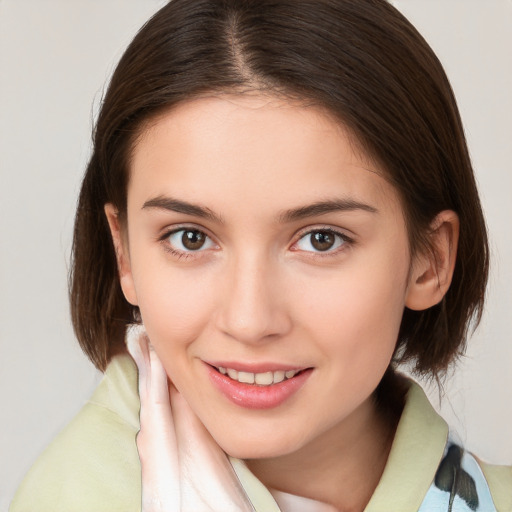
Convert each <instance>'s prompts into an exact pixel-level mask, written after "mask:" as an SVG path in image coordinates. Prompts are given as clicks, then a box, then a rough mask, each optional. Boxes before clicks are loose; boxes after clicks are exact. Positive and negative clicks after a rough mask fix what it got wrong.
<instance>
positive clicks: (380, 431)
mask: <svg viewBox="0 0 512 512" xmlns="http://www.w3.org/2000/svg"><path fill="white" fill-rule="evenodd" d="M487 270H488V248H487V238H486V231H485V223H484V220H483V216H482V212H481V208H480V202H479V198H478V193H477V190H476V186H475V180H474V176H473V172H472V169H471V163H470V159H469V156H468V151H467V148H466V144H465V141H464V135H463V130H462V126H461V122H460V118H459V115H458V111H457V107H456V104H455V100H454V98H453V95H452V92H451V89H450V86H449V83H448V81H447V79H446V76H445V74H444V72H443V70H442V67H441V65H440V64H439V62H438V60H437V59H436V57H435V55H434V54H433V53H432V51H431V50H430V48H429V47H428V45H427V44H426V43H425V41H424V40H423V39H422V38H421V36H420V35H419V34H418V33H417V32H416V30H415V29H414V28H413V27H412V26H411V25H410V24H409V23H408V22H407V21H406V20H405V19H404V18H403V17H402V16H401V15H400V14H399V13H398V12H397V11H396V10H395V9H394V8H393V7H391V6H390V5H389V4H388V3H386V2H385V1H383V0H382V1H381V0H366V1H361V0H357V1H356V0H300V1H298V0H268V1H267V0H257V1H256V0H254V1H251V0H173V1H172V2H170V3H169V4H168V5H166V6H165V7H164V8H163V9H161V10H160V11H159V12H158V13H157V14H156V15H155V16H154V17H153V18H152V19H151V20H150V21H149V22H148V23H147V24H146V25H145V26H144V27H143V28H142V30H141V31H140V32H139V34H138V35H137V36H136V38H135V39H134V41H133V42H132V44H131V45H130V47H129V48H128V50H127V51H126V53H125V54H124V56H123V58H122V59H121V61H120V63H119V65H118V67H117V69H116V71H115V73H114V76H113V78H112V81H111V84H110V87H109V90H108V92H107V95H106V97H105V100H104V102H103V105H102V109H101V112H100V115H99V118H98V122H97V126H96V130H95V138H94V150H93V154H92V157H91V160H90V163H89V166H88V169H87V172H86V175H85V178H84V182H83V186H82V190H81V194H80V201H79V206H78V211H77V217H76V224H75V239H74V251H73V275H72V286H71V301H72V313H73V322H74V326H75V330H76V332H77V336H78V338H79V341H80V343H81V345H82V347H83V349H84V350H85V352H86V353H87V354H88V355H89V357H90V359H91V360H92V361H93V362H94V363H95V365H96V366H97V367H98V368H100V369H101V370H104V371H106V377H105V379H104V381H103V382H102V384H101V385H100V387H99V388H98V390H97V391H96V393H95V394H94V396H93V397H92V399H91V400H90V402H89V403H88V404H87V405H86V407H85V408H84V409H83V410H82V412H81V413H80V414H79V415H78V416H77V417H76V419H75V420H74V421H73V422H72V423H71V424H70V426H69V427H68V428H67V429H66V430H65V431H64V432H63V433H62V434H61V435H60V436H59V438H58V439H57V440H56V441H55V442H54V444H53V445H52V447H51V448H50V449H49V450H48V451H47V452H46V453H45V454H44V455H43V456H42V457H41V459H40V460H39V461H38V463H37V464H36V465H35V467H34V468H33V470H32V471H31V473H30V474H29V476H28V477H27V479H26V481H25V482H24V484H23V485H22V487H21V488H20V491H19V493H18V495H17V498H16V499H15V502H14V504H13V507H12V510H13V511H14V512H16V511H23V510H31V511H33V510H52V511H55V510H63V511H64V510H66V511H71V510H77V511H78V510H95V511H97V510H109V511H110V510H119V511H121V510H122V511H127V510H139V509H140V505H141V496H142V506H143V510H145V511H146V512H149V511H157V510H158V511H160V510H162V511H164V510H165V511H170V510H182V511H187V512H191V511H199V512H200V511H202V510H214V511H221V510H222V511H226V510H257V511H262V512H267V511H272V510H282V511H294V512H295V511H299V512H300V511H301V510H303V511H313V510H315V511H332V510H340V511H363V510H365V511H375V512H380V511H389V510H400V511H401V510H404V511H406V510H407V511H409V510H411V511H413V510H414V511H415V510H422V511H430V510H446V511H450V510H453V511H470V510H472V511H485V512H487V511H489V512H491V511H494V510H496V511H501V510H510V509H512V490H511V489H512V471H511V469H510V468H498V467H493V466H488V465H485V464H483V463H480V462H478V460H477V459H476V458H475V457H473V456H472V455H471V454H469V453H467V452H465V451H464V449H463V447H462V446H460V443H458V442H457V441H456V440H454V439H453V438H452V436H450V435H449V432H448V428H447V426H446V424H445V423H444V422H443V420H442V419H441V418H440V417H439V416H437V415H436V414H435V412H434V411H433V410H432V408H431V406H430V405H429V404H428V401H427V400H426V398H425V396H424V394H423V392H422V391H421V389H420V388H419V387H418V386H417V385H416V384H414V383H412V381H409V380H407V379H405V378H404V377H401V376H400V375H399V374H397V373H396V371H395V368H396V365H397V364H399V363H400V362H405V361H409V362H410V361H412V362H413V363H414V366H415V369H416V371H417V372H418V373H419V374H424V375H429V376H431V377H433V378H437V377H438V376H440V375H441V374H442V373H443V372H444V371H445V370H446V369H447V368H448V366H449V365H450V363H452V362H453V361H454V360H455V359H456V357H457V356H458V355H459V354H460V353H461V351H462V350H463V347H464V341H465V336H466V332H467V329H468V325H469V323H470V321H471V320H472V319H476V320H478V318H479V316H480V314H481V311H482V307H483V297H484V290H485V285H486V280H487ZM126 342H128V345H129V347H130V352H131V354H132V356H133V359H132V358H131V357H130V356H129V355H128V354H127V349H126V345H125V343H126ZM134 361H135V363H136V365H137V366H138V373H137V371H136V366H135V364H134ZM137 375H138V387H139V394H137ZM139 397H140V402H139ZM139 406H140V415H139ZM139 419H140V423H139ZM139 429H140V434H139V435H138V436H137V442H136V434H137V432H138V431H139ZM141 476H142V478H141ZM141 484H142V485H141Z"/></svg>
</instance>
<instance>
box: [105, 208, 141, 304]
mask: <svg viewBox="0 0 512 512" xmlns="http://www.w3.org/2000/svg"><path fill="white" fill-rule="evenodd" d="M105 215H106V217H107V221H108V225H109V227H110V234H111V235H112V241H113V243H114V249H115V252H116V260H117V270H118V274H119V282H120V284H121V289H122V290H123V294H124V296H125V298H126V300H127V301H128V302H129V303H130V304H132V305H133V306H137V305H138V302H137V294H136V293H135V286H134V283H133V276H132V270H131V264H130V255H129V253H128V245H127V240H126V234H125V233H123V227H122V226H121V223H120V220H119V214H118V211H117V209H116V208H115V207H114V205H113V204H111V203H107V204H106V205H105Z"/></svg>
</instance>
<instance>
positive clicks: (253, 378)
mask: <svg viewBox="0 0 512 512" xmlns="http://www.w3.org/2000/svg"><path fill="white" fill-rule="evenodd" d="M217 370H218V371H219V372H220V373H221V374H222V375H227V376H228V377H229V378H230V379H232V380H235V381H237V382H240V383H242V384H255V385H257V386H272V384H279V383H280V382H283V381H284V380H287V379H291V378H293V377H295V375H297V374H298V373H299V372H301V371H302V370H288V371H284V370H277V371H274V372H271V371H269V372H264V373H251V372H242V371H237V370H234V369H233V368H224V367H222V366H219V367H218V368H217Z"/></svg>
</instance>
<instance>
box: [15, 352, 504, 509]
mask: <svg viewBox="0 0 512 512" xmlns="http://www.w3.org/2000/svg"><path fill="white" fill-rule="evenodd" d="M139 406H140V403H139V397H138V393H137V371H136V367H135V365H134V363H133V361H132V360H131V358H130V357H129V356H124V355H123V356H117V357H116V358H114V360H113V361H112V362H111V364H110V365H109V367H108V369H107V371H106V373H105V376H104V378H103V380H102V382H101V383H100V385H99V386H98V388H97V389H96V391H95V392H94V394H93V395H92V397H91V399H90V400H89V401H88V402H87V404H86V405H85V406H84V407H83V409H82V410H81V411H80V412H79V414H78V415H77V416H76V417H75V418H74V419H73V420H72V421H71V423H69V425H68V426H67V427H66V428H65V429H64V430H63V431H62V432H61V433H60V434H59V435H58V436H57V438H56V439H55V440H54V441H53V442H52V443H51V444H50V446H49V447H48V448H47V449H46V450H45V451H44V452H43V454H42V455H41V456H40V457H39V459H38V460H37V461H36V463H35V464H34V466H33V467H32V469H31V470H30V472H29V473H28V475H27V476H26V477H25V480H24V481H23V483H22V484H21V486H20V487H19V489H18V491H17V493H16V496H15V498H14V500H13V502H12V504H11V508H10V512H136V511H137V512H138V511H140V506H141V505H140V504H141V484H140V482H141V475H140V463H139V458H138V454H137V448H136V445H135V435H136V433H137V432H138V430H139V417H138V414H139ZM447 436H448V427H447V425H446V423H445V422H444V420H443V419H442V418H441V417H440V416H439V415H438V414H437V413H436V412H435V411H434V410H433V408H432V406H431V405H430V403H429V402H428V399H427V398H426V396H425V394H424V393H423V391H422V389H421V388H420V387H419V386H418V385H416V384H414V383H413V384H412V385H411V388H410V389H409V392H408V394H407V401H406V406H405V409H404V412H403V414H402V417H401V419H400V423H399V425H398V429H397V432H396V436H395V439H394V442H393V446H392V449H391V452H390V455H389V459H388V462H387V465H386V468H385V470H384V473H383V475H382V478H381V481H380V483H379V485H378V486H377V488H376V490H375V492H374V494H373V496H372V498H371V500H370V502H369V504H368V505H367V507H366V509H365V512H416V511H417V510H418V509H419V508H420V506H421V503H422V501H423V498H424V497H425V495H426V493H427V491H428V490H429V487H430V485H431V484H432V481H433V479H434V476H435V473H436V471H437V468H438V466H439V463H440V461H441V459H442V458H443V454H444V450H445V445H446V441H447ZM232 464H233V466H234V468H235V471H236V472H237V474H238V476H239V478H240V480H241V482H242V485H243V486H244V488H245V490H246V492H247V494H248V496H249V498H250V499H251V501H252V503H253V505H254V508H255V510H256V511H257V512H278V511H279V508H278V507H277V505H276V503H275V501H274V499H273V497H272V495H271V494H270V493H269V491H268V490H267V489H266V488H265V487H264V486H263V485H262V484H261V483H260V482H259V481H258V480H257V479H256V477H254V475H252V473H251V472H250V471H249V470H248V469H247V467H246V466H245V465H244V463H243V462H242V461H239V460H232ZM481 467H482V470H483V472H484V474H485V478H486V479H487V482H488V484H489V488H490V490H491V493H492V499H493V500H494V504H495V506H496V510H497V511H498V512H512V467H504V466H489V465H486V464H481Z"/></svg>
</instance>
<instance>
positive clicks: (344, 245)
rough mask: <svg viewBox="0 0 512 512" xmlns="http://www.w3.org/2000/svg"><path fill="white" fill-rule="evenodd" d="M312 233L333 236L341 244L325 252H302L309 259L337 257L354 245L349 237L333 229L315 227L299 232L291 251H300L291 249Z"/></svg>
mask: <svg viewBox="0 0 512 512" xmlns="http://www.w3.org/2000/svg"><path fill="white" fill-rule="evenodd" d="M313 233H327V234H329V235H334V237H336V238H339V239H340V241H341V243H340V244H339V245H338V247H335V248H334V249H333V250H331V249H330V248H329V249H327V250H326V251H303V252H304V253H306V254H308V257H311V258H329V257H333V256H337V255H338V254H339V253H340V252H344V251H345V250H346V249H348V248H349V247H350V246H352V245H354V243H355V241H354V239H353V238H351V237H349V236H348V235H347V234H346V233H343V232H341V231H338V230H336V229H333V228H332V227H328V226H325V227H315V228H312V229H308V230H307V231H303V232H301V233H300V234H299V236H298V238H297V241H296V242H294V243H293V245H292V250H294V251H296V250H300V249H293V247H294V246H296V245H297V244H298V243H299V242H300V241H301V240H304V239H305V238H306V237H307V236H310V235H312V234H313ZM335 243H336V242H335Z"/></svg>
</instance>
